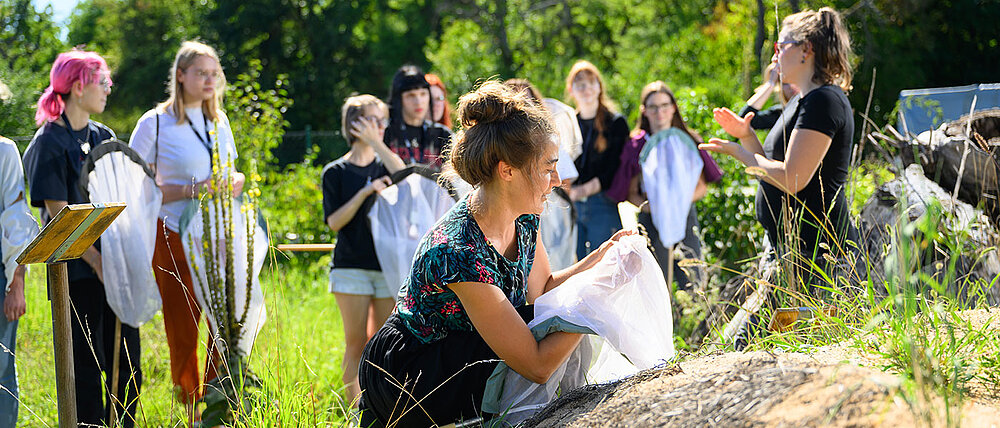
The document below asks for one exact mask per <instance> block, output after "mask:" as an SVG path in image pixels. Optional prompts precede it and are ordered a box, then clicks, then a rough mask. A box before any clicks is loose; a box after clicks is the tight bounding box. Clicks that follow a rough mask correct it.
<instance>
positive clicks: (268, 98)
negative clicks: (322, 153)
mask: <svg viewBox="0 0 1000 428" xmlns="http://www.w3.org/2000/svg"><path fill="white" fill-rule="evenodd" d="M249 63H250V66H249V71H247V72H246V73H243V74H240V75H239V76H237V77H236V79H235V80H234V81H233V82H232V83H231V85H230V86H229V93H228V94H227V96H226V111H227V112H228V114H229V120H230V122H231V124H232V128H233V135H234V136H235V137H236V141H237V145H238V147H239V153H240V157H239V158H238V159H237V169H238V170H240V171H250V170H251V163H255V164H256V165H257V170H258V174H259V175H260V176H261V184H260V186H261V188H262V191H261V196H260V205H261V210H263V212H264V216H265V217H266V218H267V223H268V229H269V231H270V234H271V240H272V243H275V242H330V240H331V239H332V236H331V233H330V232H329V229H327V228H326V225H325V224H324V222H323V218H322V210H321V208H320V200H321V194H320V188H319V180H320V167H317V166H313V161H314V160H315V156H316V155H315V153H316V152H317V150H316V149H315V148H314V149H313V150H312V151H311V152H310V154H309V155H307V157H306V159H305V160H303V161H302V162H299V163H293V164H289V165H286V166H280V165H279V163H278V162H277V161H276V159H275V156H274V149H275V148H276V147H278V145H279V143H280V142H281V139H282V136H283V135H284V132H285V131H284V128H285V127H286V126H287V122H286V121H285V120H284V113H285V112H286V111H287V109H288V107H289V106H291V104H292V102H291V100H290V99H289V98H288V96H287V93H286V92H285V90H284V89H283V87H284V83H285V77H284V76H279V77H278V80H276V81H275V82H274V87H273V88H270V89H267V88H265V87H264V86H262V85H261V77H260V76H261V74H260V73H261V69H262V65H261V63H260V61H258V60H251V61H250V62H249ZM317 257H318V255H317Z"/></svg>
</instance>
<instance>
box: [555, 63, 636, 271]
mask: <svg viewBox="0 0 1000 428" xmlns="http://www.w3.org/2000/svg"><path fill="white" fill-rule="evenodd" d="M566 92H567V93H569V94H570V97H572V98H573V101H574V102H575V104H576V107H577V110H576V111H577V116H576V117H577V120H578V121H579V123H580V133H581V134H582V135H583V147H582V148H581V149H582V150H581V154H580V156H578V157H577V158H576V159H575V160H574V162H573V163H574V164H575V165H576V169H577V171H578V172H579V173H580V176H579V177H577V179H576V181H575V182H574V183H573V186H572V187H571V188H570V191H569V197H570V200H572V201H573V205H574V206H575V207H576V212H577V217H576V223H577V227H578V228H579V234H578V235H577V247H576V255H577V258H578V259H581V260H582V259H583V258H584V257H586V256H587V254H588V253H590V252H591V251H592V250H594V249H596V248H597V246H598V245H600V244H601V243H602V242H604V241H607V240H608V238H611V235H614V234H615V232H617V231H619V230H621V228H622V221H621V217H620V216H619V215H618V203H617V201H614V200H612V199H611V198H609V197H608V196H607V195H606V194H605V193H604V191H606V190H607V189H609V188H610V187H611V182H612V180H614V177H615V172H617V171H618V164H619V158H620V157H621V153H622V148H623V147H625V143H626V142H627V141H628V139H629V130H628V123H627V122H625V118H624V117H622V115H620V114H618V113H617V112H615V111H614V110H612V105H611V101H610V100H609V99H608V97H607V94H606V93H605V92H604V81H603V79H602V78H601V72H600V71H598V70H597V67H595V66H594V64H591V63H590V62H588V61H584V60H580V61H577V62H576V64H574V65H573V68H572V69H570V72H569V75H568V76H567V77H566Z"/></svg>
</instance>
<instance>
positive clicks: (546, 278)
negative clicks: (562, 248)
mask: <svg viewBox="0 0 1000 428" xmlns="http://www.w3.org/2000/svg"><path fill="white" fill-rule="evenodd" d="M635 233H636V232H635V231H634V230H619V231H618V232H617V233H615V234H614V235H613V236H612V237H611V238H610V239H608V240H607V241H604V243H602V244H601V246H600V247H597V249H596V250H594V251H592V252H591V253H590V254H587V256H586V257H584V258H583V259H582V260H580V261H578V262H576V263H575V264H573V265H572V266H570V267H568V268H566V269H563V270H559V271H555V272H552V266H550V265H549V256H548V254H547V253H546V252H545V245H544V244H542V238H541V234H539V236H538V242H537V243H536V244H535V262H534V263H533V264H532V265H531V273H529V274H528V284H527V296H526V298H527V300H528V303H530V304H533V303H535V299H537V298H538V297H539V296H541V295H542V294H545V293H547V292H549V291H550V290H552V289H553V288H556V287H558V286H559V285H560V284H562V283H563V282H566V280H567V279H569V278H570V277H571V276H573V275H576V274H578V273H580V272H583V271H585V270H587V269H590V268H591V267H593V266H594V265H596V264H597V262H599V261H601V258H603V257H604V254H605V253H607V252H608V250H609V249H610V248H611V246H612V245H614V243H615V242H617V241H618V239H620V238H621V237H623V236H628V235H633V234H635Z"/></svg>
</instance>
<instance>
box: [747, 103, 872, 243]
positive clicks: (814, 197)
mask: <svg viewBox="0 0 1000 428" xmlns="http://www.w3.org/2000/svg"><path fill="white" fill-rule="evenodd" d="M795 129H810V130H814V131H819V132H822V133H823V134H826V135H828V136H830V138H832V140H833V141H832V142H831V143H830V148H829V150H827V152H826V155H825V156H824V157H823V160H822V162H821V163H820V165H819V168H817V170H816V173H815V174H814V175H813V177H812V179H811V180H810V181H809V184H807V185H806V187H804V188H803V189H802V190H801V191H799V192H798V193H797V194H796V195H795V196H796V198H797V199H798V200H796V198H789V197H788V195H787V194H786V193H785V192H783V191H782V190H781V189H779V188H777V187H775V186H773V185H771V184H769V183H767V182H765V181H763V180H762V181H761V182H760V187H759V188H758V189H757V198H756V209H757V220H758V221H760V223H761V225H762V226H764V229H765V230H766V231H767V234H768V237H769V239H770V240H771V244H772V245H773V246H774V247H775V248H787V247H786V246H785V245H783V244H784V242H782V241H784V236H785V234H784V231H783V230H782V228H781V227H780V226H782V215H781V212H782V211H781V210H782V206H784V205H785V204H786V203H787V204H788V206H790V207H791V208H792V209H793V211H792V217H791V218H792V219H801V221H799V222H798V224H799V228H800V229H799V238H800V239H801V241H800V242H799V251H800V252H801V253H802V254H804V255H807V257H808V258H809V259H812V257H813V251H814V250H815V249H816V245H817V243H818V242H827V244H828V245H830V247H831V248H837V247H836V246H835V245H833V244H832V242H831V239H830V237H829V236H827V234H825V233H821V232H820V230H822V229H823V228H821V227H818V224H819V222H818V221H817V217H818V219H819V220H820V221H822V222H824V223H826V228H827V229H829V230H831V231H834V233H836V235H837V238H836V240H837V241H838V242H840V243H841V244H842V243H843V239H845V238H846V239H851V240H853V241H854V242H855V243H857V241H858V238H857V230H856V229H855V228H854V226H853V225H852V224H851V221H850V206H849V205H848V204H847V198H846V197H845V195H844V184H845V183H846V182H847V177H848V166H849V164H850V161H851V146H852V144H853V138H854V113H853V111H852V110H851V104H850V102H848V100H847V96H846V95H844V91H843V90H841V89H840V88H839V87H837V86H834V85H825V86H821V87H819V88H817V89H814V90H812V91H810V92H809V93H808V94H806V95H805V96H804V97H801V98H799V97H798V96H796V97H795V98H793V99H792V101H791V102H789V103H788V105H787V106H786V107H785V110H784V111H783V112H782V114H781V117H779V118H778V120H777V121H776V123H775V125H774V127H773V128H771V132H769V133H768V134H767V138H766V139H765V140H764V152H765V155H766V156H767V157H768V158H770V159H774V160H779V161H783V160H785V150H786V148H787V139H788V138H789V137H790V136H791V134H792V131H793V130H795ZM799 201H802V202H804V203H805V206H806V208H808V211H803V210H802V209H801V208H802V204H801V203H800V202H799Z"/></svg>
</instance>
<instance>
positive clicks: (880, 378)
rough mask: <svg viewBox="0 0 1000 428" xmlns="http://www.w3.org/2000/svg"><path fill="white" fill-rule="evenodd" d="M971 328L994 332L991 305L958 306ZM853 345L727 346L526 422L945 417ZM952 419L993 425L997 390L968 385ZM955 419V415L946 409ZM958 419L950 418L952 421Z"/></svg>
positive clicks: (566, 400)
mask: <svg viewBox="0 0 1000 428" xmlns="http://www.w3.org/2000/svg"><path fill="white" fill-rule="evenodd" d="M963 316H964V317H965V318H966V319H968V320H970V321H971V322H972V325H973V327H974V328H978V327H981V326H984V325H986V323H987V322H990V326H989V328H992V329H996V330H1000V309H992V310H976V311H967V312H965V313H963ZM880 367H882V362H881V361H880V360H878V358H877V357H874V356H871V355H861V354H859V353H858V352H857V351H856V349H855V348H852V347H849V346H846V345H833V346H827V347H821V348H817V349H816V350H815V352H812V353H808V354H804V353H768V352H750V353H741V352H729V353H720V354H716V355H709V356H705V357H700V358H696V359H692V360H690V361H685V362H682V363H680V364H678V365H676V366H673V367H665V368H657V369H652V370H649V371H646V372H643V373H639V374H637V375H636V376H633V377H631V378H628V379H625V380H623V381H621V382H618V383H614V384H609V385H598V386H588V387H585V388H582V389H579V390H576V391H572V392H570V393H569V394H566V395H565V396H563V397H560V398H559V399H558V400H556V402H554V403H552V404H551V405H549V406H548V407H547V408H546V409H545V410H543V411H542V412H541V413H539V414H538V415H536V416H535V418H533V419H532V420H529V421H528V422H527V424H526V425H527V426H538V427H561V426H572V427H590V426H602V427H609V426H610V427H626V426H628V427H632V426H671V427H698V428H701V427H705V426H725V427H764V426H766V427H793V426H794V427H800V426H830V427H911V426H928V425H929V426H945V425H953V424H954V423H951V424H949V422H948V420H947V419H946V418H947V414H948V413H949V412H946V409H947V406H945V405H944V403H943V402H942V401H941V400H940V398H938V397H931V398H929V399H926V400H923V399H921V400H918V401H920V402H907V401H906V400H905V399H904V398H903V396H904V394H899V393H898V388H899V387H900V382H899V378H898V377H897V376H895V375H893V374H889V373H884V372H882V371H880ZM971 389H972V390H971V391H970V393H969V396H968V397H966V399H965V401H964V404H963V407H962V409H961V412H954V411H951V412H950V413H951V414H952V415H955V414H956V413H957V414H960V415H961V425H963V426H971V427H997V426H1000V401H998V400H997V399H996V394H993V393H990V392H988V391H986V390H984V389H983V388H982V386H981V385H979V386H978V387H977V385H976V384H975V383H973V385H972V388H971ZM952 417H953V418H954V416H952ZM952 422H957V421H952Z"/></svg>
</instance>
